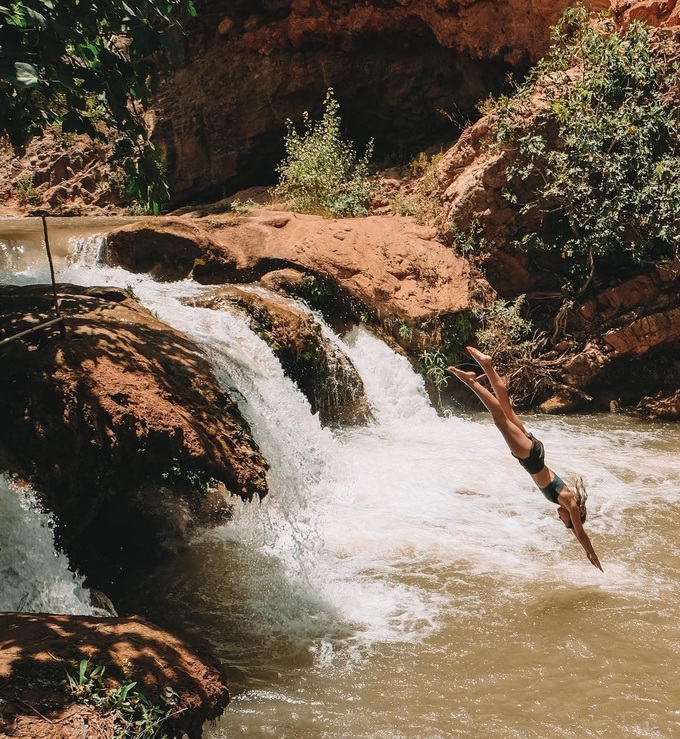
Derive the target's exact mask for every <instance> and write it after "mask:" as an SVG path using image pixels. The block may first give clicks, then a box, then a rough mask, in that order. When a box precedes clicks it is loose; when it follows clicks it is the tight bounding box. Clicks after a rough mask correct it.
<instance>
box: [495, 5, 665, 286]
mask: <svg viewBox="0 0 680 739" xmlns="http://www.w3.org/2000/svg"><path fill="white" fill-rule="evenodd" d="M590 21H591V19H590V17H589V15H588V13H587V11H586V10H585V9H583V8H582V7H579V8H575V9H570V10H568V11H567V12H566V13H565V15H564V16H563V18H562V20H561V22H560V23H559V24H558V25H557V26H556V28H555V29H554V30H553V36H552V38H553V46H552V48H551V51H550V53H549V54H548V55H547V56H546V57H545V59H544V60H543V61H542V62H540V63H539V64H538V65H537V66H536V67H535V68H534V70H533V71H532V73H531V74H530V75H529V77H528V78H527V80H526V81H525V82H524V83H523V84H522V85H521V86H520V87H519V88H518V89H517V91H516V93H515V94H514V95H513V96H511V97H503V98H500V99H499V100H498V101H497V102H496V104H495V106H493V111H492V114H493V115H494V116H495V118H496V125H495V133H494V135H493V145H494V146H496V147H501V148H502V149H504V150H505V151H506V152H508V153H509V154H510V155H511V156H510V157H509V158H510V159H511V160H512V165H510V166H508V168H507V170H506V175H507V179H508V188H507V191H506V197H507V199H508V201H509V202H511V203H513V204H515V205H516V207H517V209H518V210H519V212H520V213H521V214H525V215H528V216H529V220H530V222H533V223H537V222H539V223H541V224H542V226H541V227H540V233H535V232H532V233H516V234H515V235H514V241H513V243H514V244H515V245H516V246H518V247H521V248H526V249H548V250H555V251H557V252H558V253H559V254H560V255H561V257H562V258H563V259H564V260H565V263H566V264H567V271H568V273H569V279H570V282H571V284H572V287H574V288H577V287H579V286H583V285H584V283H585V284H587V283H588V281H589V280H590V278H592V276H593V275H594V274H595V271H596V269H597V268H599V267H603V268H606V269H607V270H609V271H612V270H616V269H619V268H624V269H625V268H630V267H631V266H633V265H635V264H640V263H642V262H646V261H650V260H658V259H667V258H673V257H676V256H677V255H678V245H679V244H680V215H679V214H680V187H679V178H680V137H679V135H678V134H679V128H680V126H679V123H680V109H679V107H678V103H677V98H675V99H674V97H673V91H674V90H676V87H677V74H678V62H677V59H675V60H673V57H672V55H666V54H665V53H664V50H663V48H662V41H661V40H660V39H659V37H657V39H656V40H653V38H652V32H651V30H650V29H649V27H647V26H645V25H644V24H641V23H639V22H634V23H631V24H630V26H629V27H628V28H627V29H626V30H624V31H619V30H618V29H617V28H616V27H615V25H614V22H613V21H612V20H611V19H607V18H604V17H602V18H600V19H598V23H597V24H596V25H594V24H592V23H591V22H590ZM676 93H677V90H676ZM485 106H486V109H487V110H490V109H491V107H492V106H491V105H490V104H489V103H488V102H487V103H485ZM537 107H538V112H537V114H536V115H535V116H534V117H533V119H532V114H533V113H534V112H535V110H536V108H537ZM528 121H530V123H528ZM527 193H528V194H527Z"/></svg>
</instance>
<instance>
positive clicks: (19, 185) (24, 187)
mask: <svg viewBox="0 0 680 739" xmlns="http://www.w3.org/2000/svg"><path fill="white" fill-rule="evenodd" d="M14 193H15V194H16V196H17V200H18V201H19V202H20V203H23V204H24V205H36V204H37V203H38V202H40V196H39V195H38V191H37V189H36V187H35V185H34V184H33V177H32V176H31V175H30V174H23V175H21V177H17V178H16V180H14Z"/></svg>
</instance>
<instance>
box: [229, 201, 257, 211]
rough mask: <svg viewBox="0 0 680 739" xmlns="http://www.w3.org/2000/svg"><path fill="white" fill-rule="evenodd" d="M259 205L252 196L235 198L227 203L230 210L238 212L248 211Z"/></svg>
mask: <svg viewBox="0 0 680 739" xmlns="http://www.w3.org/2000/svg"><path fill="white" fill-rule="evenodd" d="M259 207H260V206H259V205H258V204H257V203H256V202H255V201H254V200H253V199H252V198H248V199H247V200H240V199H239V198H235V199H234V200H232V201H231V203H229V209H230V210H231V212H232V213H239V214H244V213H250V211H251V210H254V209H256V208H259Z"/></svg>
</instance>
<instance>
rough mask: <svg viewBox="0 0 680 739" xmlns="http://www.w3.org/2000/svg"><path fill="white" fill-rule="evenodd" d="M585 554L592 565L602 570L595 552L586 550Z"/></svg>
mask: <svg viewBox="0 0 680 739" xmlns="http://www.w3.org/2000/svg"><path fill="white" fill-rule="evenodd" d="M587 555H588V559H589V560H590V563H591V564H592V565H593V567H597V569H598V570H599V571H600V572H604V570H603V569H602V565H601V564H600V560H599V559H598V558H597V554H595V552H587Z"/></svg>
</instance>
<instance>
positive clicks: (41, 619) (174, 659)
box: [0, 613, 229, 739]
mask: <svg viewBox="0 0 680 739" xmlns="http://www.w3.org/2000/svg"><path fill="white" fill-rule="evenodd" d="M83 661H86V665H85V667H84V668H83V667H81V664H82V663H83ZM102 668H105V669H104V671H103V672H101V670H102ZM98 675H99V677H98ZM69 677H70V679H69ZM133 681H134V683H135V684H134V685H133V686H130V683H131V682H133ZM127 686H130V687H127ZM126 687H127V690H126V691H125V696H123V697H122V698H121V691H122V690H124V689H125V688H126ZM168 688H170V689H171V690H170V691H168ZM140 694H141V696H143V699H140V698H139V695H140ZM228 701H229V693H228V692H227V688H226V686H225V683H224V680H223V678H222V675H221V670H220V666H219V663H218V662H217V661H216V660H214V659H213V658H211V657H209V656H207V655H205V654H202V655H199V654H198V653H197V652H196V651H195V649H193V648H192V647H190V646H188V645H187V644H186V643H184V642H183V641H182V640H180V639H178V638H177V637H175V636H173V635H172V634H169V633H168V632H167V631H164V630H163V629H159V628H158V627H157V626H154V625H153V624H150V623H148V622H147V621H145V620H144V619H142V618H91V617H85V616H54V615H46V614H29V613H0V735H2V736H7V737H12V739H83V737H86V736H87V737H97V738H98V739H110V737H112V736H114V735H118V734H115V732H116V730H118V731H121V730H122V729H123V727H125V726H126V725H127V722H129V721H131V720H135V721H140V722H142V724H141V725H142V726H146V727H151V728H154V727H155V728H157V729H160V728H161V727H162V728H163V730H164V731H165V732H166V733H167V735H168V736H172V737H181V736H184V735H185V734H186V735H188V736H189V737H190V739H199V738H200V736H201V735H202V727H203V724H204V723H205V722H206V721H209V720H210V719H215V718H217V717H218V716H219V715H220V714H221V713H222V711H223V709H224V707H225V706H226V705H227V703H228ZM133 709H134V710H133ZM161 719H162V720H161Z"/></svg>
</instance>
